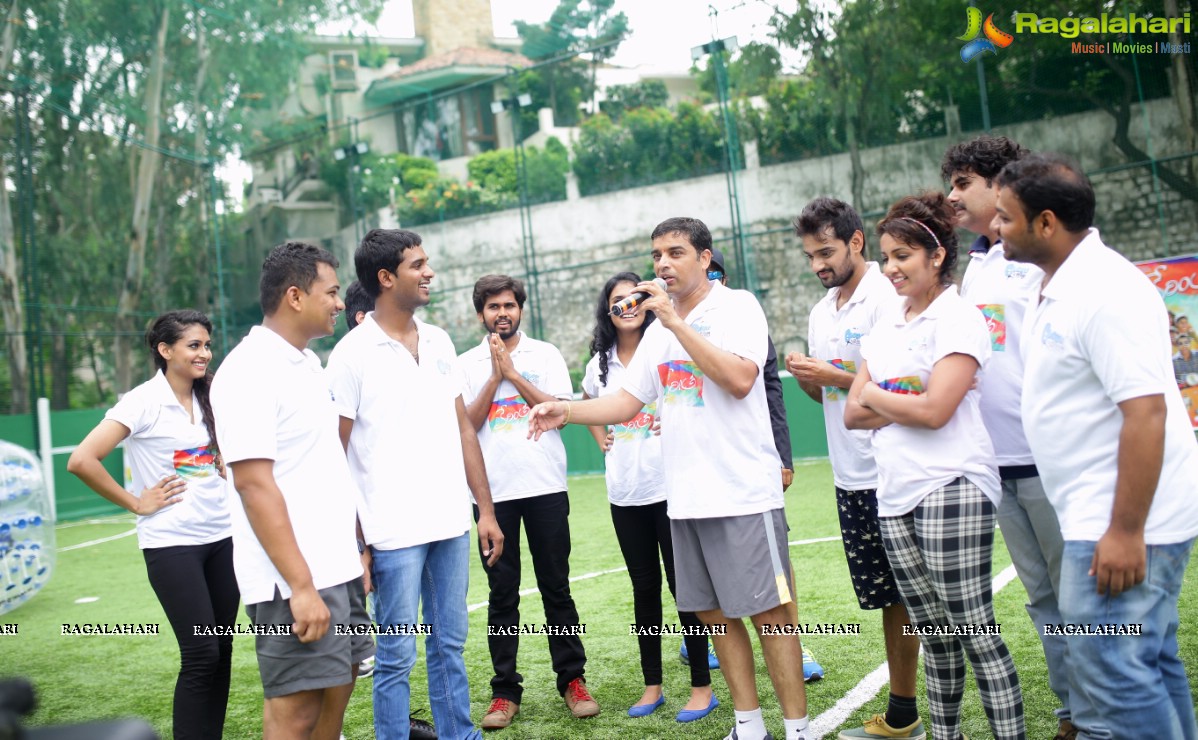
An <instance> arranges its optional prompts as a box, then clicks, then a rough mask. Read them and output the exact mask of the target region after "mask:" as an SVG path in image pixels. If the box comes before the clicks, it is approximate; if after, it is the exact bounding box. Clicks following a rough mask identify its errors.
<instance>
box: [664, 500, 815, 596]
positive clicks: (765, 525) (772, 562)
mask: <svg viewBox="0 0 1198 740" xmlns="http://www.w3.org/2000/svg"><path fill="white" fill-rule="evenodd" d="M789 529H790V527H788V526H787V524H786V513H785V512H784V511H783V510H782V509H774V510H773V511H767V512H764V513H762V514H746V515H744V516H731V517H716V518H712V519H671V520H670V534H671V536H672V537H673V539H674V573H675V577H676V578H677V584H678V610H679V611H686V612H703V611H710V610H712V609H719V610H720V611H722V612H723V613H724V616H726V617H731V618H734V619H735V618H740V617H751V616H753V615H754V614H760V613H762V612H764V611H768V610H770V609H773V608H774V607H776V606H778V605H779V604H786V603H789V602H791V601H794V594H792V593H791V591H790V548H789V546H788V545H787V540H786V533H787V531H788V530H789Z"/></svg>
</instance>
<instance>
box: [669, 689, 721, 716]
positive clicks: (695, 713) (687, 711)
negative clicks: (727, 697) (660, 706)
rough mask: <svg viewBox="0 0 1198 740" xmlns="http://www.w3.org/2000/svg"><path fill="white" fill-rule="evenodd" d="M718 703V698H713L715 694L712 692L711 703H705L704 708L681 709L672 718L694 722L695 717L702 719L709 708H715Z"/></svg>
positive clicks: (709, 712) (708, 711)
mask: <svg viewBox="0 0 1198 740" xmlns="http://www.w3.org/2000/svg"><path fill="white" fill-rule="evenodd" d="M719 705H720V700H719V699H717V698H715V694H714V693H712V695H711V703H709V704H708V705H707V708H706V709H683V710H682V711H680V712H678V716H677V717H675V718H674V719H676V720H677V721H679V722H694V721H695V720H697V719H703V718H704V717H706V716H707V715H709V714H711V710H713V709H715V708H716V707H718V706H719Z"/></svg>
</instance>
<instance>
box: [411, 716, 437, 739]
mask: <svg viewBox="0 0 1198 740" xmlns="http://www.w3.org/2000/svg"><path fill="white" fill-rule="evenodd" d="M417 714H419V712H417ZM408 722H409V723H410V724H411V729H410V730H409V731H408V737H410V738H411V739H412V740H437V731H436V730H435V729H433V726H432V725H431V724H430V723H428V722H425V721H424V720H422V719H420V718H419V717H417V716H416V714H409V715H408Z"/></svg>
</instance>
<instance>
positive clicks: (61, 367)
mask: <svg viewBox="0 0 1198 740" xmlns="http://www.w3.org/2000/svg"><path fill="white" fill-rule="evenodd" d="M380 4H381V2H380V1H379V0H279V2H272V3H266V4H261V3H255V2H250V0H222V2H220V3H216V4H196V3H190V4H188V3H184V4H182V5H180V4H177V3H168V2H165V0H144V1H141V2H138V3H135V4H132V5H131V4H129V3H127V2H124V0H70V1H68V0H22V1H20V2H14V4H12V5H10V6H9V14H10V18H11V22H10V23H9V24H7V25H6V29H5V31H6V34H7V33H8V31H9V30H10V29H11V31H12V36H11V44H12V46H11V53H10V54H3V55H0V56H3V57H4V58H6V59H7V60H8V61H9V63H8V67H7V69H6V70H5V69H4V68H3V66H2V65H0V72H5V73H6V74H5V78H6V79H5V88H6V89H7V91H8V92H6V93H5V94H4V101H3V102H4V103H6V105H5V106H4V108H3V112H2V113H0V130H2V131H3V134H4V135H6V136H8V137H10V138H11V136H12V134H13V130H14V126H15V123H16V122H15V120H14V117H13V116H14V112H15V109H14V102H15V96H17V95H23V96H24V97H25V98H26V99H27V100H28V101H29V102H30V107H31V115H30V116H29V118H28V120H27V124H28V126H29V128H30V130H31V136H32V140H33V150H32V151H31V152H29V154H30V155H31V160H30V161H31V166H32V168H33V170H34V172H35V177H34V180H33V183H34V185H33V187H34V188H35V190H34V191H33V192H32V193H29V192H22V193H21V195H22V196H25V195H32V201H33V207H34V212H33V214H32V216H33V219H34V223H35V224H36V229H37V234H36V237H37V244H38V254H37V265H36V266H35V265H24V264H18V263H17V261H16V260H13V261H11V262H10V261H9V260H8V259H5V260H3V261H0V284H6V282H7V279H8V277H9V276H10V275H11V274H18V273H17V272H16V271H19V270H23V269H34V268H35V267H36V269H38V270H39V272H40V274H41V275H42V276H44V277H45V278H46V279H45V280H44V281H43V283H42V285H41V286H40V292H41V296H40V299H39V300H40V301H41V302H42V303H44V304H47V305H48V307H52V308H53V310H49V309H48V308H47V309H44V310H43V311H42V315H43V316H44V317H45V319H44V320H45V323H46V326H45V327H44V329H48V330H49V331H50V333H51V334H50V335H51V336H52V337H53V340H52V341H51V342H49V349H48V352H49V353H50V354H51V357H50V359H49V361H50V363H51V367H52V375H53V377H52V379H51V384H50V385H51V388H52V401H53V403H54V404H55V405H56V406H59V407H62V406H66V405H68V404H69V403H70V402H71V401H70V398H69V393H70V390H69V389H70V388H71V387H72V385H73V384H74V383H76V381H74V380H73V378H74V373H73V370H74V368H75V367H76V366H77V365H78V364H79V363H80V362H82V361H83V359H82V358H91V357H92V356H94V353H95V352H99V353H101V355H102V358H101V359H102V360H103V361H102V362H99V361H97V362H94V363H93V364H95V365H96V366H97V367H106V368H107V367H115V368H116V377H115V380H114V384H115V386H116V387H117V388H118V389H125V388H128V387H130V386H131V385H132V384H133V381H134V376H135V373H139V372H140V371H141V368H142V367H143V366H144V361H143V360H140V359H139V358H141V357H144V355H143V353H142V352H141V350H139V349H137V348H136V345H137V344H138V343H137V342H136V341H135V340H134V337H136V335H138V334H139V333H140V331H141V330H142V329H143V328H144V323H145V319H146V318H147V316H148V315H152V314H153V313H155V312H158V311H161V310H163V309H165V308H167V307H175V306H178V305H194V306H197V307H199V308H203V309H206V308H208V303H209V300H210V292H209V284H210V280H209V279H208V278H207V276H208V275H210V274H211V266H210V265H208V263H207V244H208V232H210V231H211V229H212V228H213V226H212V224H210V223H209V217H210V214H209V213H208V210H207V202H208V199H209V185H210V179H211V163H212V162H213V161H218V160H221V159H223V157H224V156H225V155H226V154H227V153H229V152H230V151H233V150H236V149H238V148H246V147H249V146H252V145H253V143H254V142H261V141H263V140H264V136H263V130H264V129H266V128H267V127H269V126H270V125H271V124H272V123H274V121H272V120H271V119H272V116H271V114H269V111H273V110H279V109H280V108H281V107H282V106H281V104H282V101H283V99H284V97H285V96H286V95H287V91H288V82H289V79H290V77H291V75H292V74H293V72H294V70H295V69H296V68H297V67H298V63H299V61H300V60H301V59H302V58H303V56H304V55H306V53H307V49H306V47H305V46H304V44H303V37H304V36H305V35H306V34H309V33H312V32H313V31H314V29H315V27H316V25H317V24H318V23H320V22H322V21H323V20H324V19H335V18H338V17H343V16H344V15H346V14H355V15H356V14H363V13H364V14H366V15H372V14H374V13H376V12H377V10H378V6H379V5H380ZM6 48H7V47H4V45H3V44H0V49H6ZM275 120H277V118H276V119H275ZM11 156H12V150H11V148H8V147H6V152H5V157H6V159H5V161H4V165H5V166H6V167H7V168H9V169H10V170H11V168H12V164H13V160H12V159H11ZM21 187H22V188H24V187H25V185H24V183H22V184H21ZM0 200H3V199H2V198H0ZM28 202H29V201H28V199H26V200H25V201H24V203H26V207H28V205H27V204H28ZM3 210H4V209H3V207H0V242H4V243H3V244H0V246H2V247H3V250H4V252H5V254H6V255H7V254H8V252H9V249H10V247H9V244H8V240H10V239H11V234H12V230H11V228H6V226H7V225H6V224H5V223H4V213H3ZM81 253H87V254H88V255H89V258H88V259H86V260H84V259H80V254H81ZM181 267H185V268H186V269H187V270H188V272H186V273H184V272H182V271H181V270H180V269H179V268H181ZM193 270H194V272H191V271H193ZM10 271H12V272H10ZM31 299H32V297H31V296H20V298H19V301H21V302H28V301H30V300H31ZM5 302H6V303H7V300H6V301H5ZM106 316H107V317H110V318H108V319H107V320H106V319H105V317H106ZM5 318H6V321H7V320H8V318H9V316H8V315H7V314H6V316H5ZM20 385H21V386H22V387H23V386H24V385H25V383H23V382H22V383H20ZM14 400H15V399H14Z"/></svg>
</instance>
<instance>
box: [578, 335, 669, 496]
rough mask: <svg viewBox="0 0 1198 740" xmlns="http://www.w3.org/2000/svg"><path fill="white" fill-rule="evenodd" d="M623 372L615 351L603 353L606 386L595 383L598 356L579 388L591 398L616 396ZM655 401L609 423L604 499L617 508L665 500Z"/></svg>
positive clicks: (597, 377)
mask: <svg viewBox="0 0 1198 740" xmlns="http://www.w3.org/2000/svg"><path fill="white" fill-rule="evenodd" d="M627 372H628V371H627V369H626V368H625V367H624V364H623V363H622V362H620V357H619V355H617V354H616V348H615V347H614V346H613V347H612V348H611V349H610V350H609V351H608V353H607V385H604V384H602V383H600V382H599V355H595V356H594V357H592V358H591V359H590V362H588V363H587V369H586V376H585V377H584V378H583V379H582V389H583V390H584V391H586V394H587V395H588V396H590V397H591V398H603V397H604V396H610V395H612V394H613V393H619V392H620V390H621V388H622V387H623V385H624V376H625V375H627ZM656 415H657V401H656V400H653V401H650V402H648V403H646V404H645V405H644V406H642V407H641V410H640V411H638V412H637V414H636V416H634V417H633V418H632V419H631V420H629V421H627V422H624V423H623V424H613V425H612V428H611V431H612V435H613V437H614V439H613V441H612V446H611V450H609V451H608V453H607V455H605V456H604V459H603V462H604V464H605V466H606V468H607V500H608V501H610V502H612V503H613V504H615V505H617V506H643V505H645V504H655V503H657V502H659V501H665V500H666V485H665V480H664V478H663V474H662V466H661V438H660V437H659V436H657V435H656V434H654V433H653V418H654V417H655V416H656Z"/></svg>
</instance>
